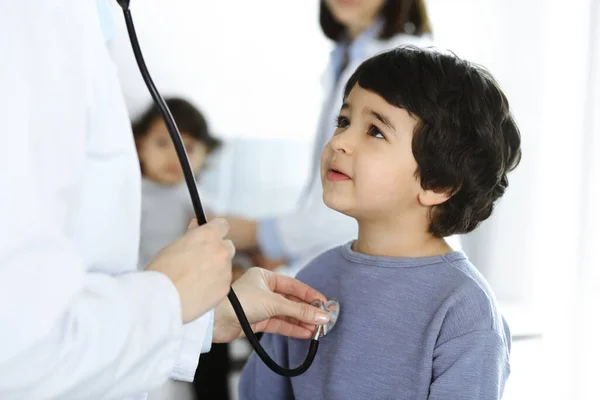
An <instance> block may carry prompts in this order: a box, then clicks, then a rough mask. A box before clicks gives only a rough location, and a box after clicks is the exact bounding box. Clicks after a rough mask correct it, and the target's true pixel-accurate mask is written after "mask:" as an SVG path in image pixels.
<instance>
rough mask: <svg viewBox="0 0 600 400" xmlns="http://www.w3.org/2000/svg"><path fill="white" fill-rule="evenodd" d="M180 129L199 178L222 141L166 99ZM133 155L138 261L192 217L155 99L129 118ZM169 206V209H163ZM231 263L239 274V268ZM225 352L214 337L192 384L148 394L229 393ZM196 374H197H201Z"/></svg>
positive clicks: (186, 108) (180, 104) (194, 112)
mask: <svg viewBox="0 0 600 400" xmlns="http://www.w3.org/2000/svg"><path fill="white" fill-rule="evenodd" d="M165 102H166V103H167V106H168V107H169V109H170V110H171V114H172V115H173V118H174V119H175V123H176V124H177V127H178V128H179V130H180V133H181V136H182V139H183V143H184V145H185V148H186V151H187V154H188V157H189V160H190V164H191V166H192V169H193V171H194V174H195V175H196V177H197V180H198V182H200V181H201V177H202V172H203V171H204V170H205V168H206V167H207V159H209V158H210V156H211V155H213V153H214V152H215V151H216V150H217V149H219V147H220V146H221V141H220V140H219V139H217V138H216V137H215V136H213V135H212V134H211V133H210V131H209V128H208V124H207V122H206V119H205V118H204V116H203V115H202V113H201V112H200V111H199V110H198V109H197V108H196V107H195V106H194V105H192V104H191V103H190V102H189V101H187V100H185V99H182V98H177V97H175V98H168V99H165ZM132 128H133V134H134V137H135V143H136V148H137V151H138V157H139V159H140V166H141V169H142V177H143V179H142V220H141V238H140V251H139V266H140V268H143V267H144V266H146V265H148V264H149V263H150V261H151V260H152V258H153V257H154V256H155V255H156V254H157V253H158V252H159V251H160V250H161V249H162V248H164V247H165V246H166V245H167V244H169V243H172V242H173V241H174V240H175V239H176V238H178V237H180V236H181V235H183V233H184V232H185V231H186V229H187V226H188V224H189V223H190V221H191V220H192V218H194V209H193V207H192V203H191V201H190V197H189V193H188V188H187V185H186V183H185V180H184V176H183V170H182V169H181V166H180V164H179V161H178V158H177V154H176V152H175V147H174V146H173V143H172V141H171V138H170V136H169V132H168V130H167V127H166V126H165V123H164V121H163V119H162V117H161V114H160V111H159V109H158V107H156V105H154V103H152V106H151V107H150V108H148V109H147V110H146V111H145V112H144V113H143V114H142V115H141V116H140V117H139V118H138V119H137V120H136V121H135V122H134V124H133V127H132ZM201 199H202V206H203V207H204V211H205V212H206V213H210V212H211V200H210V197H208V196H206V195H204V194H201ZM165 210H168V212H165ZM234 268H236V270H237V271H236V272H237V274H236V276H239V272H240V270H241V268H239V267H234ZM228 374H229V354H228V344H227V343H219V344H217V343H215V344H213V345H212V348H211V351H210V352H208V353H205V354H202V355H201V356H200V361H199V366H198V371H197V378H196V380H195V386H194V385H192V384H189V383H186V382H179V381H174V380H170V381H169V382H167V383H166V384H165V385H163V386H162V387H161V388H159V389H157V390H156V391H155V392H153V393H150V394H149V399H150V400H152V399H164V398H177V399H181V400H185V399H192V398H194V394H197V395H198V397H200V398H219V399H224V400H226V399H228V395H229V387H228ZM200 377H201V378H200Z"/></svg>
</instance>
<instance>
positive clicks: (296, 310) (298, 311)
mask: <svg viewBox="0 0 600 400" xmlns="http://www.w3.org/2000/svg"><path fill="white" fill-rule="evenodd" d="M277 297H278V300H277V301H275V304H273V311H274V312H275V315H273V316H274V317H277V318H280V319H282V318H284V317H291V318H293V319H295V320H298V322H300V323H305V324H311V325H314V324H319V325H322V324H326V323H327V322H329V314H328V313H327V312H325V311H323V310H321V309H320V308H317V307H314V306H311V305H310V304H306V303H299V302H296V301H292V300H288V299H286V298H285V297H282V296H277Z"/></svg>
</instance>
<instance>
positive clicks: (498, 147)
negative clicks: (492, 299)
mask: <svg viewBox="0 0 600 400" xmlns="http://www.w3.org/2000/svg"><path fill="white" fill-rule="evenodd" d="M357 83H358V84H359V85H360V86H361V87H362V88H364V89H367V90H369V91H372V92H374V93H376V94H378V95H380V96H381V97H383V98H384V99H385V100H386V101H387V102H388V103H390V104H392V105H394V106H396V107H401V108H404V109H405V110H407V111H408V112H409V113H410V114H411V115H413V116H415V117H418V119H419V123H418V125H417V127H416V128H415V132H414V136H413V141H412V151H413V155H414V157H415V159H416V161H417V164H418V169H417V171H416V174H417V176H418V177H419V179H420V183H421V186H422V187H423V188H424V189H430V190H436V191H445V192H447V193H452V194H453V195H452V197H451V198H450V199H449V200H448V201H446V202H444V203H442V204H441V205H439V206H435V207H433V208H432V215H431V222H430V226H429V231H430V232H431V233H432V234H434V235H436V236H439V237H446V236H450V235H453V234H460V233H467V232H470V231H472V230H473V229H475V228H476V227H477V225H479V223H480V222H482V221H484V220H486V219H487V218H488V217H489V216H490V215H491V213H492V211H493V208H494V203H495V202H496V200H498V199H499V198H500V197H502V195H503V194H504V192H505V190H506V188H507V187H508V179H507V176H506V174H507V173H508V172H509V171H512V170H513V169H514V168H516V167H517V165H518V164H519V162H520V160H521V148H520V146H521V136H520V133H519V129H518V127H517V125H516V123H515V121H514V119H513V117H512V115H511V112H510V109H509V105H508V101H507V99H506V97H505V95H504V93H503V92H502V90H501V89H500V87H499V86H498V84H497V83H496V81H495V80H494V78H493V77H492V76H491V74H490V73H489V72H488V71H486V70H485V69H484V68H482V67H480V66H477V65H474V64H472V63H469V62H467V61H464V60H461V59H460V58H458V57H456V56H454V55H450V54H444V53H441V52H438V51H434V50H432V49H419V48H417V47H414V46H402V47H400V48H397V49H394V50H392V51H389V52H386V53H383V54H380V55H378V56H375V57H373V58H371V59H369V60H367V61H365V62H364V63H363V64H362V65H361V66H360V67H359V68H358V69H357V70H356V71H355V72H354V74H353V75H352V77H351V78H350V79H349V81H348V83H347V85H346V88H345V91H344V98H345V97H346V96H348V94H349V92H350V91H351V90H352V88H353V87H354V85H355V84H357Z"/></svg>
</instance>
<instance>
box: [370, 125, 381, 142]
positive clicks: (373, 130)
mask: <svg viewBox="0 0 600 400" xmlns="http://www.w3.org/2000/svg"><path fill="white" fill-rule="evenodd" d="M367 133H368V134H369V136H373V137H374V138H377V139H385V136H384V135H383V133H381V131H380V130H379V128H377V127H376V126H375V125H371V127H370V128H369V130H368V132H367Z"/></svg>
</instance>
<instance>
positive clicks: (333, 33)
mask: <svg viewBox="0 0 600 400" xmlns="http://www.w3.org/2000/svg"><path fill="white" fill-rule="evenodd" d="M379 15H380V16H381V18H383V27H382V29H381V32H380V34H379V38H380V39H389V38H391V37H392V36H395V35H397V34H400V33H404V34H407V35H415V36H420V35H422V34H424V33H431V26H430V23H429V16H428V14H427V8H426V7H425V1H424V0H386V2H385V3H384V5H383V6H382V8H381V11H380V12H379ZM319 23H320V24H321V29H322V30H323V33H324V34H325V36H327V37H328V38H329V39H331V40H333V41H336V42H339V41H340V40H342V39H343V38H344V33H345V32H346V27H345V26H344V25H343V24H341V23H339V22H338V21H336V19H335V17H334V16H333V14H332V13H331V11H330V10H329V7H327V4H325V0H321V4H320V9H319Z"/></svg>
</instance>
